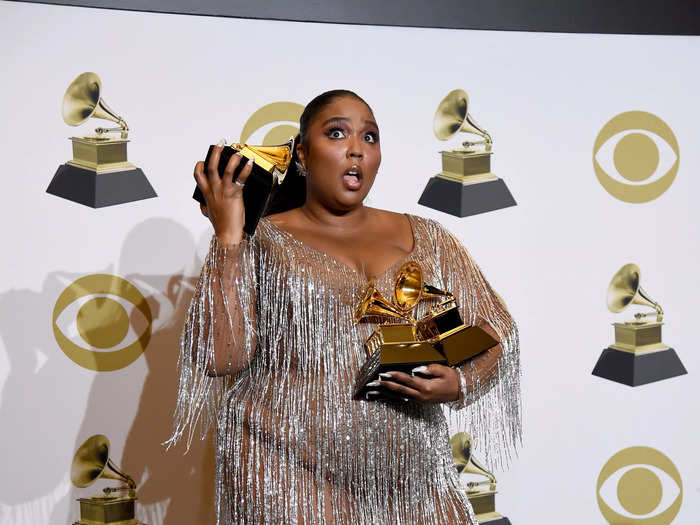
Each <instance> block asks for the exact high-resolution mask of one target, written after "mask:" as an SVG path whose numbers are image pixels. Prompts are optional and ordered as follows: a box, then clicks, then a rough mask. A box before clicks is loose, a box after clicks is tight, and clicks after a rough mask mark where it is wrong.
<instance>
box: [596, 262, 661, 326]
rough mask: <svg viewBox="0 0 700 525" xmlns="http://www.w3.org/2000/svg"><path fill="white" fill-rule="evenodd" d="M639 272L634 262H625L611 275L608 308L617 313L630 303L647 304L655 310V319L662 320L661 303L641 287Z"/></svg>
mask: <svg viewBox="0 0 700 525" xmlns="http://www.w3.org/2000/svg"><path fill="white" fill-rule="evenodd" d="M640 282H641V272H640V270H639V266H637V265H636V264H634V263H630V264H625V265H624V266H623V267H622V268H620V269H619V270H618V271H617V273H616V274H615V275H614V276H613V278H612V280H611V281H610V284H609V285H608V291H607V301H606V302H607V305H608V310H610V311H611V312H614V313H618V312H621V311H623V310H624V309H625V308H627V307H628V306H629V305H630V304H639V305H642V306H648V307H651V308H653V309H654V310H656V320H657V321H658V322H661V321H662V320H663V315H664V312H663V310H662V309H661V305H659V303H657V302H656V301H654V299H652V298H651V297H650V296H649V294H647V292H646V291H645V290H644V289H643V288H642V287H641V284H640Z"/></svg>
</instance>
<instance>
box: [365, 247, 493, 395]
mask: <svg viewBox="0 0 700 525" xmlns="http://www.w3.org/2000/svg"><path fill="white" fill-rule="evenodd" d="M435 298H441V299H442V300H441V302H440V303H439V304H437V305H436V306H434V307H432V308H431V309H430V311H429V313H428V314H427V315H425V316H423V317H422V318H421V319H419V320H416V319H415V318H414V316H413V315H412V311H413V310H414V309H415V308H416V306H417V305H418V303H419V302H421V301H423V300H426V299H435ZM365 317H380V318H384V319H385V320H386V321H387V322H384V323H382V324H379V325H378V326H376V327H375V329H374V331H373V332H372V335H370V336H369V337H368V338H367V341H366V342H365V344H364V349H365V352H366V354H367V356H368V358H367V361H365V363H364V365H363V366H362V368H361V369H360V373H359V375H358V378H357V381H356V383H355V391H354V396H355V397H361V396H362V395H363V394H364V392H365V391H366V386H367V383H369V382H371V381H374V380H376V379H377V378H378V376H379V374H380V373H383V372H387V371H390V370H395V371H400V372H406V373H409V374H410V373H411V370H412V369H413V368H415V367H416V366H420V365H427V364H432V363H437V364H442V365H448V366H459V365H461V364H462V363H464V362H465V361H467V360H468V359H470V358H472V357H474V356H475V355H477V354H479V353H481V352H483V351H485V350H488V349H489V348H491V347H493V346H495V345H497V344H498V341H496V340H495V339H494V338H493V337H491V336H490V335H489V334H488V333H486V332H485V331H484V330H482V329H481V328H479V327H476V326H467V325H465V324H464V321H463V320H462V316H461V315H460V313H459V309H458V308H457V302H456V301H455V298H454V296H453V295H452V293H450V292H446V291H444V290H440V289H438V288H435V287H434V286H431V285H429V284H427V283H425V282H424V281H423V270H422V268H421V267H420V265H419V264H418V263H416V262H413V261H409V262H406V263H404V264H402V265H401V267H400V268H399V269H398V270H397V272H396V275H395V277H394V293H393V298H392V301H389V300H388V299H386V298H385V297H384V296H382V294H381V293H380V292H379V290H377V289H376V286H375V283H374V281H370V283H369V284H368V285H367V287H366V289H365V291H364V293H363V294H362V299H361V301H360V303H359V304H358V306H357V308H356V310H355V314H354V317H353V319H354V321H355V322H356V323H358V322H360V321H361V320H362V319H363V318H365ZM397 320H399V321H400V322H396V321H397Z"/></svg>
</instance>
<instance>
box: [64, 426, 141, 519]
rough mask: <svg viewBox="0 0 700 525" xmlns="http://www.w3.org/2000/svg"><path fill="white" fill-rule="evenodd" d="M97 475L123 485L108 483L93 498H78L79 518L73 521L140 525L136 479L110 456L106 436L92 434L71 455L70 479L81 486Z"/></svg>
mask: <svg viewBox="0 0 700 525" xmlns="http://www.w3.org/2000/svg"><path fill="white" fill-rule="evenodd" d="M100 478H105V479H114V480H118V481H121V482H122V483H124V484H125V485H124V486H121V487H107V488H105V489H103V494H100V495H99V496H95V497H92V498H79V499H78V501H79V502H80V520H79V521H76V522H75V523H74V524H73V525H103V524H112V525H142V524H141V522H140V521H138V520H137V519H135V518H134V515H135V502H136V483H134V480H133V479H131V477H129V476H128V475H126V474H124V473H123V472H122V471H121V470H119V467H117V466H116V465H115V464H114V463H113V462H112V460H111V459H109V440H108V439H107V437H106V436H103V435H102V434H95V435H94V436H91V437H90V438H88V439H87V440H86V441H85V443H83V444H82V445H81V446H80V448H79V449H78V451H77V452H76V453H75V456H73V463H72V465H71V469H70V479H71V481H72V482H73V485H75V486H76V487H80V488H83V487H89V486H90V485H92V484H93V483H94V482H95V481H97V480H98V479H100ZM119 493H121V494H119ZM115 494H119V495H115Z"/></svg>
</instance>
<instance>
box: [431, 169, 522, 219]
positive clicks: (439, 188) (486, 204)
mask: <svg viewBox="0 0 700 525" xmlns="http://www.w3.org/2000/svg"><path fill="white" fill-rule="evenodd" d="M418 204H422V205H423V206H427V207H428V208H432V209H434V210H438V211H442V212H445V213H449V214H450V215H455V216H456V217H467V216H468V215H477V214H479V213H486V212H488V211H494V210H500V209H501V208H508V207H509V206H515V205H516V204H517V203H516V202H515V199H514V198H513V195H511V193H510V191H509V190H508V187H507V186H506V183H505V182H503V179H496V180H490V181H486V182H477V183H475V184H467V185H464V184H462V183H460V182H456V181H451V180H447V179H442V178H440V177H432V178H431V179H430V180H429V181H428V184H427V185H426V186H425V189H424V190H423V194H422V195H421V196H420V199H419V200H418Z"/></svg>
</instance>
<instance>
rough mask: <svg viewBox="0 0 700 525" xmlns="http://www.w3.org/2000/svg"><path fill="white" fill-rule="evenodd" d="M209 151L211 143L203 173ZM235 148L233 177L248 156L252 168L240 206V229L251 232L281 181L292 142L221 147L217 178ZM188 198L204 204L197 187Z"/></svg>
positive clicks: (207, 164)
mask: <svg viewBox="0 0 700 525" xmlns="http://www.w3.org/2000/svg"><path fill="white" fill-rule="evenodd" d="M213 151H214V146H209V151H208V152H207V157H206V159H205V160H204V170H205V172H206V170H207V168H208V167H209V158H210V157H211V154H212V152H213ZM237 151H240V152H241V155H242V159H241V161H240V163H239V165H238V167H237V168H236V170H235V171H234V174H233V177H234V180H235V179H236V177H238V174H239V173H240V172H241V170H242V169H243V168H244V167H245V164H246V162H247V161H248V159H251V158H252V159H253V169H252V170H251V172H250V175H249V176H248V179H247V180H246V181H245V184H244V186H243V205H244V208H245V225H244V226H243V231H244V232H246V233H247V234H248V235H253V233H255V229H256V228H257V227H258V222H259V221H260V218H261V217H262V216H263V214H264V213H265V210H266V209H267V205H268V203H269V202H270V197H271V196H272V192H273V190H274V189H275V187H276V186H278V185H279V184H280V183H281V182H282V181H283V180H284V175H285V174H286V170H287V168H288V167H289V162H290V160H291V151H292V141H291V140H290V141H289V142H287V143H286V144H281V145H279V146H248V145H247V144H232V145H230V146H225V147H224V148H223V149H222V150H221V153H220V156H219V166H218V172H219V177H223V175H224V170H225V169H226V164H227V163H228V161H229V159H230V158H231V157H232V156H233V155H234V154H235V153H236V152H237ZM273 155H274V156H273ZM192 198H193V199H195V200H196V201H198V202H199V203H200V204H206V201H205V200H204V195H203V194H202V191H201V190H200V189H199V187H197V188H195V190H194V194H193V195H192Z"/></svg>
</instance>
